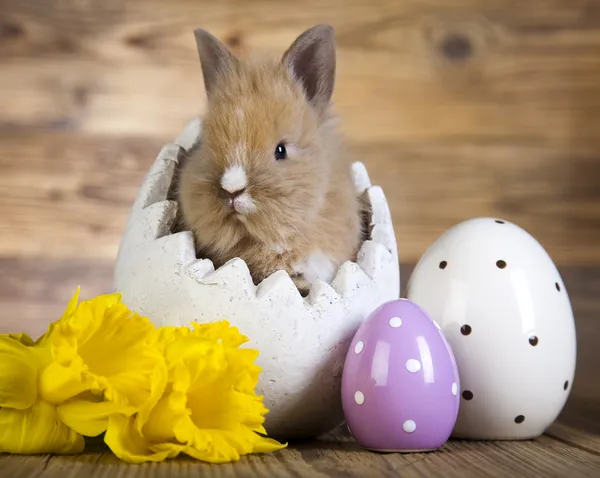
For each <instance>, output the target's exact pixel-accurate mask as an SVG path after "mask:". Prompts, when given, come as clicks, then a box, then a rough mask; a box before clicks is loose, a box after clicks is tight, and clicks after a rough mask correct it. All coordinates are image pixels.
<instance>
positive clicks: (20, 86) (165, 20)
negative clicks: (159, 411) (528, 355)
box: [0, 0, 600, 478]
mask: <svg viewBox="0 0 600 478" xmlns="http://www.w3.org/2000/svg"><path fill="white" fill-rule="evenodd" d="M321 22H329V23H331V24H333V25H334V27H335V28H336V32H337V45H338V76H337V84H336V92H335V94H334V100H335V102H336V108H337V110H338V112H339V113H340V115H341V119H342V128H343V131H344V133H345V135H346V138H347V142H348V147H349V148H348V149H349V151H350V153H349V154H350V155H351V156H352V159H355V160H361V161H363V162H364V163H365V164H366V166H367V168H368V170H369V172H370V175H371V177H372V180H373V182H374V183H376V184H380V185H381V186H382V187H383V188H384V191H385V193H386V196H387V198H388V200H389V203H390V207H391V211H392V215H393V220H394V225H395V229H396V233H397V239H398V250H399V255H400V260H401V262H402V280H403V282H404V283H405V282H406V281H407V280H408V277H409V275H410V271H411V268H412V264H415V263H416V261H417V260H418V259H419V257H420V255H421V254H422V253H423V252H424V251H425V249H426V248H427V247H428V245H429V244H431V242H432V241H433V240H435V238H436V237H437V236H438V235H439V234H440V233H442V232H443V231H444V230H446V229H447V228H448V227H450V226H452V225H454V224H456V223H457V222H459V221H462V220H464V219H468V218H471V217H476V216H484V215H485V216H496V217H504V218H505V219H507V220H510V221H512V222H515V223H517V224H518V225H520V226H522V227H524V228H525V229H527V230H528V231H529V232H531V233H532V234H533V235H534V236H535V237H536V238H537V239H538V240H539V241H540V242H541V243H542V244H543V245H544V247H545V248H546V250H547V251H548V252H549V254H550V255H551V257H552V258H553V259H554V261H555V262H556V264H557V265H558V267H559V269H560V271H561V273H562V275H563V278H564V281H565V284H566V286H567V288H568V291H569V293H570V295H571V299H572V301H573V307H574V311H575V316H576V326H577V334H578V365H577V373H576V378H575V381H574V384H573V389H572V392H571V396H570V399H569V401H568V403H567V406H566V407H565V410H564V412H563V413H562V415H561V417H560V418H559V420H558V421H557V423H555V424H554V425H553V426H552V427H551V428H550V430H549V431H548V433H547V434H546V435H544V436H542V437H540V438H538V439H536V440H533V441H529V442H487V443H479V442H462V441H450V442H449V443H448V444H447V445H446V447H445V448H444V449H442V450H440V451H437V452H434V453H428V454H409V455H400V454H391V455H383V454H376V453H372V452H367V451H364V450H361V449H360V448H359V447H358V446H357V445H356V444H355V443H354V442H353V441H352V440H351V439H350V438H349V437H348V436H347V435H345V434H344V433H343V432H342V431H338V432H336V433H334V434H332V435H327V436H325V437H323V438H322V439H321V440H318V441H311V442H306V443H295V444H292V446H290V448H289V449H286V450H283V451H281V452H278V453H274V454H271V455H266V456H259V455H256V456H251V457H248V458H244V459H243V460H242V461H241V462H240V463H237V464H228V465H223V466H208V465H203V464H199V463H197V462H193V461H191V460H187V459H177V460H174V461H172V462H169V463H163V464H159V465H141V466H132V465H127V464H123V463H120V462H119V461H118V460H116V459H115V458H114V457H113V456H112V455H110V454H109V453H106V450H105V449H103V448H101V447H100V448H98V447H92V448H90V449H89V450H88V451H87V452H86V453H85V454H83V455H81V456H77V457H47V456H42V457H38V456H35V457H24V456H0V477H4V476H6V477H29V476H41V477H58V476H59V475H63V474H64V475H66V476H68V477H76V476H85V477H86V478H91V477H100V476H106V477H113V476H125V477H128V476H131V477H134V476H140V477H141V476H157V477H158V476H165V477H166V476H170V477H171V476H173V477H176V476H219V477H228V476H231V477H233V476H236V477H237V476H265V477H266V476H269V477H271V476H307V477H313V476H314V477H325V476H327V477H328V476H332V477H333V476H355V477H368V476H406V477H412V476H424V477H429V476H443V477H452V476H459V475H460V476H474V477H482V476H500V477H504V476H506V477H520V476H526V477H532V476H543V477H549V476H556V477H564V476H569V477H577V476H600V378H599V375H598V369H599V366H600V347H599V346H598V344H600V320H599V319H598V317H599V316H600V247H599V245H600V2H598V1H596V0H530V1H528V2H523V1H520V0H455V1H452V2H449V1H447V0H402V1H395V0H349V1H344V0H331V1H318V0H294V1H291V0H289V1H288V0H282V1H277V2H274V1H272V0H256V1H241V0H224V1H219V2H214V3H212V2H209V1H208V0H170V1H168V2H167V1H162V0H103V1H98V2H93V1H81V0H0V284H1V285H2V287H1V288H0V332H9V331H10V332H16V331H26V332H29V333H31V334H33V335H38V334H39V333H41V332H42V331H43V330H44V329H45V328H46V326H47V324H48V322H49V321H50V320H54V319H56V318H57V317H58V316H59V315H60V313H61V312H62V310H63V308H64V306H65V305H66V303H67V301H68V299H69V298H70V297H71V294H72V292H73V290H74V288H75V287H76V286H77V285H81V287H82V296H83V297H92V296H94V295H97V294H100V293H104V292H107V291H110V290H111V289H112V273H113V265H114V260H115V256H116V252H117V248H118V245H119V240H120V237H121V234H122V232H123V228H124V225H125V221H126V219H127V216H128V214H129V208H130V207H131V205H132V202H133V199H134V198H135V195H136V193H137V190H138V188H139V185H140V183H141V181H142V178H143V176H144V175H145V174H146V172H147V171H148V168H149V166H150V165H151V164H152V162H153V161H154V158H155V157H156V154H157V152H158V150H159V148H160V147H161V145H162V144H163V143H165V142H167V141H170V140H172V139H173V138H174V137H175V136H176V135H177V133H178V132H179V131H180V130H181V129H182V128H183V127H184V125H185V124H186V123H187V121H188V120H189V119H190V118H192V117H193V116H195V115H198V114H201V113H202V111H203V108H204V90H203V85H202V80H201V72H200V67H199V64H198V60H197V54H196V51H195V45H194V41H193V35H192V30H193V28H195V27H197V26H202V27H204V28H207V29H209V30H211V31H212V32H214V33H215V34H216V35H218V36H219V37H220V38H222V39H224V40H225V41H226V42H227V43H228V44H229V45H230V47H231V48H232V49H233V50H234V51H235V52H236V53H240V54H245V53H248V52H250V51H261V50H267V49H268V50H274V51H277V52H281V51H283V49H284V48H285V47H286V46H287V44H289V43H290V42H291V41H292V40H293V39H294V38H295V37H296V36H297V35H298V34H299V33H300V32H301V31H302V30H303V29H305V28H307V27H309V26H311V25H313V24H316V23H321Z"/></svg>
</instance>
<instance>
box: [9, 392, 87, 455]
mask: <svg viewBox="0 0 600 478" xmlns="http://www.w3.org/2000/svg"><path fill="white" fill-rule="evenodd" d="M83 449H84V441H83V437H82V436H81V435H79V434H77V433H76V432H75V431H73V430H71V429H70V428H69V427H67V426H66V425H65V424H64V423H62V422H61V421H60V419H59V418H58V415H57V413H56V409H55V408H54V406H53V405H50V404H49V403H46V402H43V401H39V402H36V403H35V404H34V405H33V406H31V407H30V408H28V409H26V410H12V409H10V408H0V452H3V453H14V454H22V455H29V454H41V453H58V454H71V453H81V452H82V451H83Z"/></svg>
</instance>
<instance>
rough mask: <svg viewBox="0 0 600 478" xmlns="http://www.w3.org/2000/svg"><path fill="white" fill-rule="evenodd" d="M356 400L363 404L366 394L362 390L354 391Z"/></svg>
mask: <svg viewBox="0 0 600 478" xmlns="http://www.w3.org/2000/svg"><path fill="white" fill-rule="evenodd" d="M354 401H355V402H356V404H357V405H362V404H363V403H365V396H364V394H363V393H362V392H361V391H356V392H354Z"/></svg>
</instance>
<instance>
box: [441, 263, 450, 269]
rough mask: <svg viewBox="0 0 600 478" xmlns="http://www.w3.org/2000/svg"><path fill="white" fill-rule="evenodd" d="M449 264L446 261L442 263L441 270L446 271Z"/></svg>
mask: <svg viewBox="0 0 600 478" xmlns="http://www.w3.org/2000/svg"><path fill="white" fill-rule="evenodd" d="M447 265H448V263H447V262H446V261H442V262H440V269H445V268H446V266H447Z"/></svg>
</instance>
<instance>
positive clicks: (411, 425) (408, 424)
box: [402, 420, 417, 433]
mask: <svg viewBox="0 0 600 478" xmlns="http://www.w3.org/2000/svg"><path fill="white" fill-rule="evenodd" d="M402 428H403V429H404V431H405V432H406V433H412V432H414V431H415V430H416V429H417V424H416V423H415V422H414V421H413V420H406V421H405V422H404V424H403V425H402Z"/></svg>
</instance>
